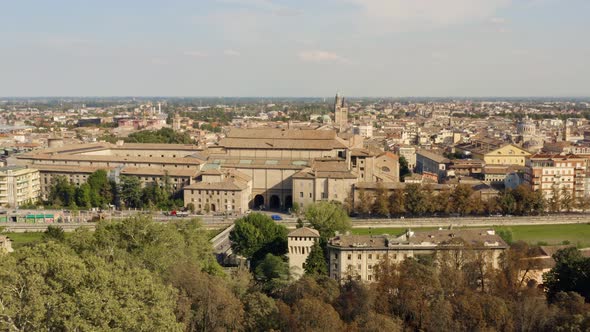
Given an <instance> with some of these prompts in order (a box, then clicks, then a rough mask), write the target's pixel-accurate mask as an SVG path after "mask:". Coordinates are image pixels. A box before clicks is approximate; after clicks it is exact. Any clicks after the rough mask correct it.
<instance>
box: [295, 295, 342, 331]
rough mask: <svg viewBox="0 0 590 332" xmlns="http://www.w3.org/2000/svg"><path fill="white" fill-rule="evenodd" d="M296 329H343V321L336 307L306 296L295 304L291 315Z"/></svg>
mask: <svg viewBox="0 0 590 332" xmlns="http://www.w3.org/2000/svg"><path fill="white" fill-rule="evenodd" d="M289 318H290V320H291V324H292V326H293V329H292V330H295V331H326V332H332V331H334V332H339V331H343V327H344V326H343V325H344V324H343V323H342V320H341V319H340V316H339V315H338V313H337V312H336V310H334V308H333V307H332V306H331V305H330V304H328V303H324V302H322V301H320V300H318V299H315V298H304V299H301V300H299V301H297V303H295V304H294V305H293V311H292V313H291V315H290V317H289Z"/></svg>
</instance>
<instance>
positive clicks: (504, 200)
mask: <svg viewBox="0 0 590 332" xmlns="http://www.w3.org/2000/svg"><path fill="white" fill-rule="evenodd" d="M351 201H352V199H349V200H347V204H346V206H347V209H348V210H349V212H352V211H356V212H358V213H360V214H362V215H368V214H373V215H380V216H388V215H394V216H401V215H410V216H424V215H434V214H450V213H455V214H459V215H469V214H473V215H482V214H496V213H504V214H514V215H540V214H543V213H545V212H547V211H549V212H560V211H567V212H570V211H572V210H574V209H576V210H582V211H585V210H587V209H588V208H590V199H588V198H587V197H584V196H582V197H573V196H572V195H571V193H570V192H569V191H567V190H563V191H559V190H555V191H554V192H553V195H552V196H551V198H549V199H546V198H545V197H544V196H543V193H542V192H540V191H532V190H531V189H530V188H529V187H528V186H525V185H521V186H519V187H517V188H515V189H507V190H504V191H503V192H501V193H500V194H499V195H498V196H495V197H491V198H489V199H482V197H481V195H479V194H478V193H477V192H475V191H474V190H473V189H472V188H471V187H470V186H468V185H464V184H462V185H458V186H456V187H455V188H454V189H452V190H442V191H439V192H435V191H434V190H433V188H432V187H431V186H430V185H425V186H421V185H419V184H408V185H406V187H405V188H404V189H396V190H394V191H393V192H392V193H390V192H389V191H388V190H387V189H385V188H384V187H383V186H381V187H377V189H376V191H375V193H374V194H373V193H369V192H367V191H365V190H363V189H361V190H359V192H358V196H357V199H356V200H355V203H356V204H355V205H354V206H353V204H351Z"/></svg>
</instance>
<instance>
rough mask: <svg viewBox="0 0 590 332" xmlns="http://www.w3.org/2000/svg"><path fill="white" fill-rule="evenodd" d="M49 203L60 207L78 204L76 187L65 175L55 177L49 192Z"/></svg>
mask: <svg viewBox="0 0 590 332" xmlns="http://www.w3.org/2000/svg"><path fill="white" fill-rule="evenodd" d="M49 203H50V204H51V205H55V206H58V207H61V206H66V207H73V206H76V187H75V186H74V185H72V184H71V183H70V181H68V179H67V178H66V177H65V176H57V177H55V178H53V179H52V184H51V189H50V192H49Z"/></svg>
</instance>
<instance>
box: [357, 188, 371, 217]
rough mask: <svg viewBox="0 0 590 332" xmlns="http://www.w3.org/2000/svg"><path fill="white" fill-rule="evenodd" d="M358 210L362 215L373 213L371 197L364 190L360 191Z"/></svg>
mask: <svg viewBox="0 0 590 332" xmlns="http://www.w3.org/2000/svg"><path fill="white" fill-rule="evenodd" d="M355 208H356V210H357V211H358V213H360V214H362V215H366V214H368V213H369V212H370V211H371V197H370V195H369V194H368V193H367V191H366V190H365V189H364V188H361V189H359V191H358V200H357V201H356V206H355Z"/></svg>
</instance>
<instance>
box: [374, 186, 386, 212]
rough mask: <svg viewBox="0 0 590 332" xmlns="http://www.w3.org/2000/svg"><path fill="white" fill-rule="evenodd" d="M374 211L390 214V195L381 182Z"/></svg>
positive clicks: (377, 190)
mask: <svg viewBox="0 0 590 332" xmlns="http://www.w3.org/2000/svg"><path fill="white" fill-rule="evenodd" d="M373 213H374V214H376V215H381V216H387V215H389V195H388V193H387V189H385V187H383V183H381V182H377V189H376V195H375V202H374V204H373Z"/></svg>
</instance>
